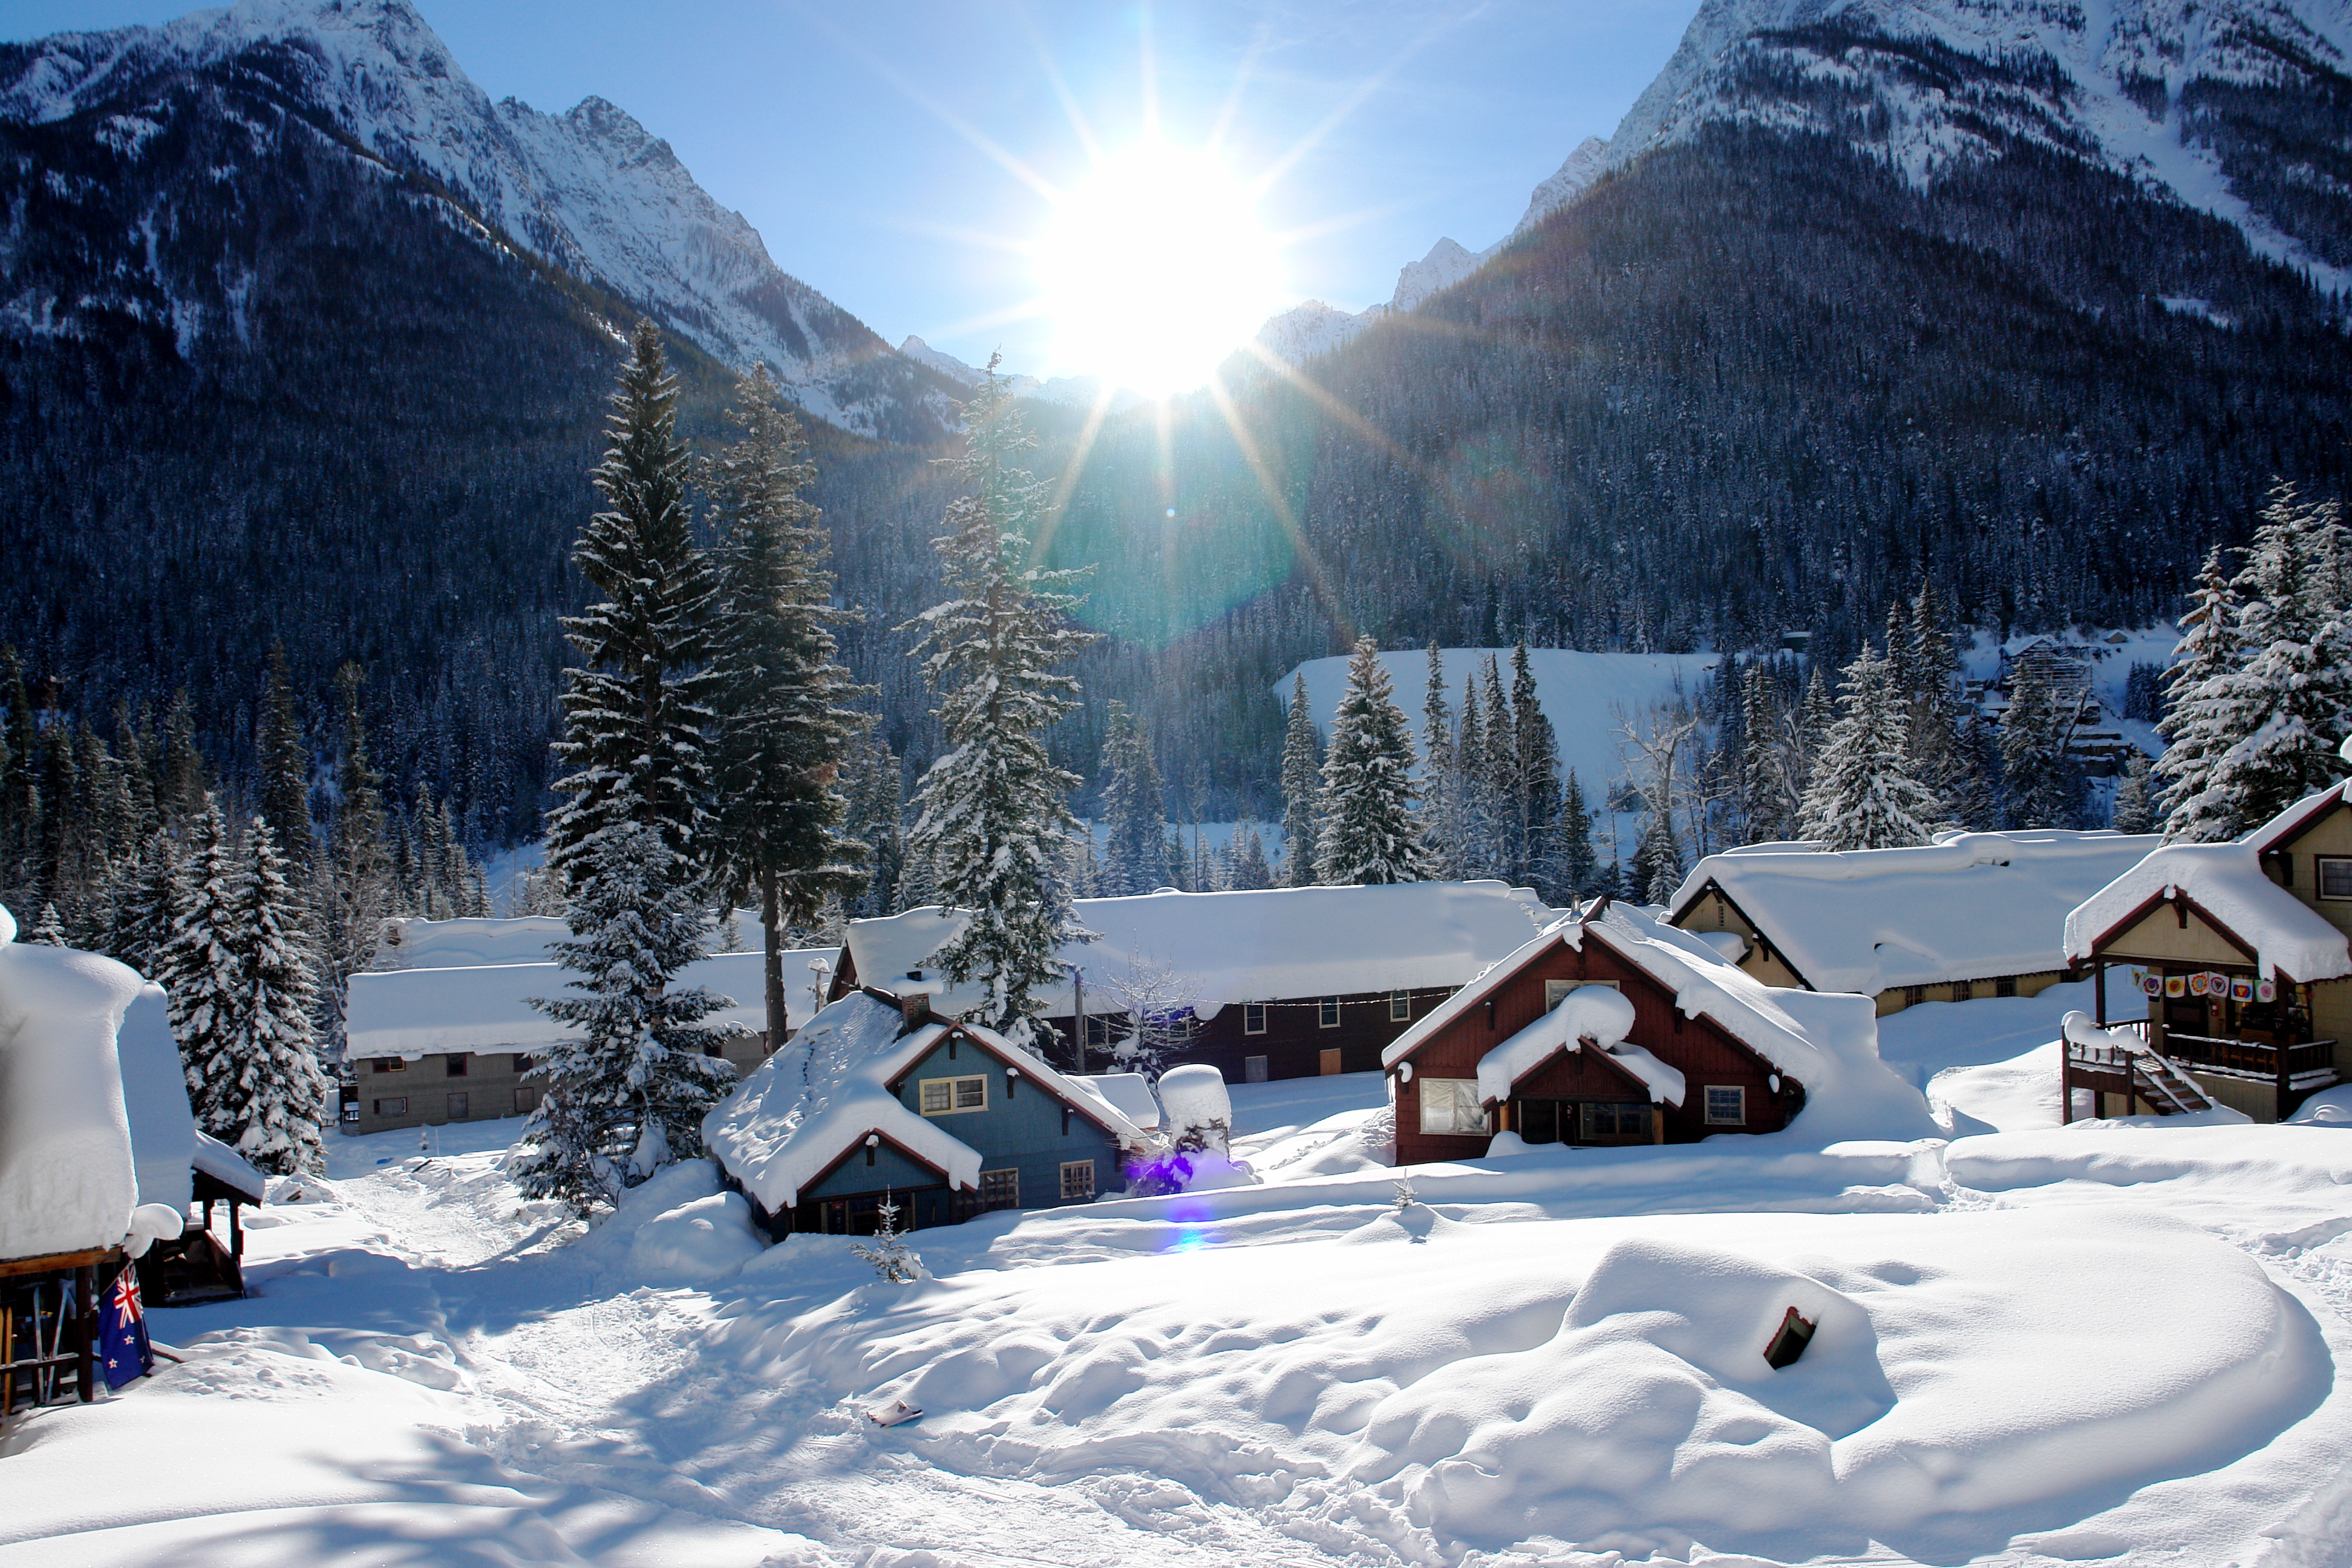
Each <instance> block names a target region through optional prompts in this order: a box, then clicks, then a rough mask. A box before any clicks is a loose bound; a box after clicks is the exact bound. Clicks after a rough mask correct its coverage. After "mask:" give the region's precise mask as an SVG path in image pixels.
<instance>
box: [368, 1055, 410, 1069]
mask: <svg viewBox="0 0 2352 1568" xmlns="http://www.w3.org/2000/svg"><path fill="white" fill-rule="evenodd" d="M375 1070H376V1071H378V1072H406V1071H407V1070H408V1064H407V1063H406V1062H404V1061H402V1060H401V1059H400V1058H398V1057H378V1058H375Z"/></svg>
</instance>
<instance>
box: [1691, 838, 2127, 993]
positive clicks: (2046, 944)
mask: <svg viewBox="0 0 2352 1568" xmlns="http://www.w3.org/2000/svg"><path fill="white" fill-rule="evenodd" d="M2157 842H2158V841H2157V839H2156V838H2155V837H2152V836H2147V835H2132V834H2119V833H2110V832H2105V831H2099V832H2089V833H2075V832H2067V831H2063V830H2061V829H2057V828H2037V829H2032V830H2029V831H2024V832H2017V833H1945V834H1939V835H1937V838H1936V841H1935V842H1934V843H1933V844H1925V845H1920V846H1918V847H1913V848H1907V849H1849V850H1845V851H1843V852H1842V853H1836V854H1830V853H1824V852H1821V851H1815V850H1808V849H1802V848H1796V849H1791V848H1787V847H1782V848H1779V849H1774V850H1748V851H1744V852H1734V853H1728V854H1723V855H1710V856H1708V857H1706V858H1705V859H1703V860H1701V861H1700V862H1699V863H1698V864H1697V865H1696V866H1694V867H1693V868H1691V873H1690V875H1689V876H1688V877H1686V878H1685V879H1684V880H1683V885H1682V887H1681V888H1680V889H1676V891H1675V898H1674V902H1673V904H1672V906H1671V907H1672V908H1673V909H1674V910H1675V911H1676V912H1677V913H1679V912H1681V911H1683V910H1686V909H1688V908H1689V906H1690V905H1691V903H1692V902H1693V901H1694V900H1696V899H1697V898H1698V896H1699V894H1700V892H1701V890H1702V889H1705V888H1706V886H1707V884H1708V883H1710V882H1712V883H1714V884H1715V885H1717V887H1719V888H1721V889H1723V891H1724V893H1725V894H1726V895H1727V897H1728V898H1729V899H1730V900H1731V901H1732V902H1733V903H1735V904H1737V905H1738V906H1739V909H1740V912H1741V913H1743V914H1745V915H1746V916H1747V917H1748V919H1749V920H1750V921H1754V922H1755V923H1756V925H1757V927H1758V928H1759V930H1760V931H1762V932H1763V934H1764V937H1765V939H1766V940H1767V941H1769V942H1771V944H1772V945H1773V947H1774V948H1775V949H1776V950H1778V951H1779V952H1780V953H1782V954H1783V955H1784V956H1785V957H1786V958H1787V960H1788V962H1789V963H1790V964H1791V965H1792V966H1793V967H1794V968H1795V969H1796V971H1797V973H1799V974H1801V975H1802V976H1803V977H1804V979H1805V981H1806V983H1807V984H1810V985H1811V986H1812V987H1813V988H1814V989H1815V990H1817V991H1857V992H1860V993H1861V994H1864V995H1865V996H1874V995H1876V994H1878V993H1879V992H1881V991H1885V990H1886V989H1888V988H1890V987H1892V986H1896V985H1935V984H1944V983H1946V982H1948V981H1953V980H1978V979H1983V978H1986V977H1988V976H1991V975H1998V974H2032V973H2040V972H2042V971H2044V970H2051V969H2063V968H2064V967H2065V966H2066V958H2065V952H2064V949H2065V940H2064V933H2065V925H2066V915H2067V911H2068V910H2072V909H2074V907H2075V906H2076V905H2077V904H2079V903H2081V902H2082V901H2083V900H2084V899H2086V898H2088V897H2090V896H2091V894H2092V893H2094V892H2095V891H2096V890H2097V889H2099V888H2101V887H2102V886H2104V885H2105V884H2106V883H2107V882H2110V881H2112V880H2114V879H2116V878H2117V877H2119V876H2121V875H2123V874H2124V872H2125V871H2126V870H2127V869H2128V868H2131V867H2132V866H2133V865H2135V864H2136V863H2137V862H2138V860H2139V859H2140V858H2141V857H2143V856H2145V855H2146V854H2147V852H2148V851H2149V850H2150V849H2153V848H2155V847H2156V845H2157Z"/></svg>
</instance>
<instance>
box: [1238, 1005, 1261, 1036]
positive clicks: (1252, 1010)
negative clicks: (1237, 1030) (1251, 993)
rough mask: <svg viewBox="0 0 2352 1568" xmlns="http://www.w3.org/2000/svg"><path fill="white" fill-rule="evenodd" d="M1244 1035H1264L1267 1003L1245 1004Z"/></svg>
mask: <svg viewBox="0 0 2352 1568" xmlns="http://www.w3.org/2000/svg"><path fill="white" fill-rule="evenodd" d="M1242 1033H1243V1034H1244V1035H1263V1034H1265V1003H1263V1002H1244V1003H1243V1004H1242Z"/></svg>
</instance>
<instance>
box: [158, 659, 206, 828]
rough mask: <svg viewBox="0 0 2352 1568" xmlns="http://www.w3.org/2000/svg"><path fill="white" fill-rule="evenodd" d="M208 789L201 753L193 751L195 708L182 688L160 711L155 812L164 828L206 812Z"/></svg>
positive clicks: (194, 747) (203, 758)
mask: <svg viewBox="0 0 2352 1568" xmlns="http://www.w3.org/2000/svg"><path fill="white" fill-rule="evenodd" d="M210 788H211V785H210V784H209V783H208V780H207V773H206V770H205V756H204V752H201V751H199V750H197V748H196V707H195V703H194V701H193V700H191V699H190V698H189V696H188V689H187V688H186V687H181V688H180V689H178V690H176V691H174V692H173V693H172V705H171V706H170V707H169V708H167V709H165V710H164V711H163V777H162V778H161V779H159V780H158V781H157V796H158V798H157V802H156V805H157V809H158V810H159V811H161V812H162V813H163V825H164V826H167V827H177V826H180V825H181V824H182V823H184V822H186V821H187V820H188V819H189V818H191V817H193V816H197V815H199V814H200V813H202V812H203V811H204V809H205V798H206V792H207V791H208V790H209V789H210Z"/></svg>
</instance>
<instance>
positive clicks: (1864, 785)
mask: <svg viewBox="0 0 2352 1568" xmlns="http://www.w3.org/2000/svg"><path fill="white" fill-rule="evenodd" d="M1841 684H1842V688H1843V692H1844V696H1845V710H1844V712H1843V713H1842V714H1841V715H1840V716H1839V718H1838V720H1837V721H1836V722H1835V723H1833V724H1832V725H1831V726H1830V729H1829V736H1828V739H1827V741H1826V742H1825V743H1824V744H1823V745H1822V751H1821V754H1820V756H1819V757H1818V758H1817V759H1816V760H1815V762H1814V764H1813V770H1812V783H1811V787H1810V788H1809V789H1808V790H1807V791H1806V792H1805V816H1804V820H1803V822H1802V823H1801V827H1800V830H1801V832H1802V833H1803V834H1804V836H1805V837H1808V838H1812V839H1818V840H1819V841H1820V842H1821V845H1822V848H1824V849H1832V850H1838V849H1885V848H1892V847H1899V846H1903V845H1907V844H1925V843H1927V841H1928V839H1929V838H1930V837H1933V835H1934V833H1935V830H1936V827H1937V824H1938V823H1939V822H1940V821H1941V820H1942V806H1941V804H1940V803H1939V802H1938V801H1937V799H1936V796H1935V795H1934V793H1933V792H1932V791H1930V790H1929V789H1928V788H1927V786H1926V785H1925V784H1921V783H1920V782H1919V781H1918V780H1917V779H1916V778H1914V777H1912V776H1911V774H1910V773H1909V772H1908V771H1907V770H1908V768H1909V765H1910V764H1909V760H1908V758H1907V756H1906V752H1905V751H1904V745H1903V742H1904V737H1905V732H1906V730H1907V729H1908V724H1907V722H1906V712H1905V706H1904V703H1903V700H1902V694H1901V693H1899V692H1898V691H1896V690H1895V668H1894V666H1893V665H1892V664H1890V663H1889V662H1888V661H1887V660H1886V659H1885V658H1882V657H1881V656H1880V655H1879V654H1878V653H1877V652H1876V650H1874V649H1873V648H1872V647H1870V645H1869V644H1867V643H1864V645H1863V649H1862V652H1861V653H1860V654H1859V655H1857V656H1856V657H1855V658H1854V661H1853V663H1852V664H1850V665H1848V666H1846V668H1845V678H1844V679H1843V682H1842V683H1841Z"/></svg>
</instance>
